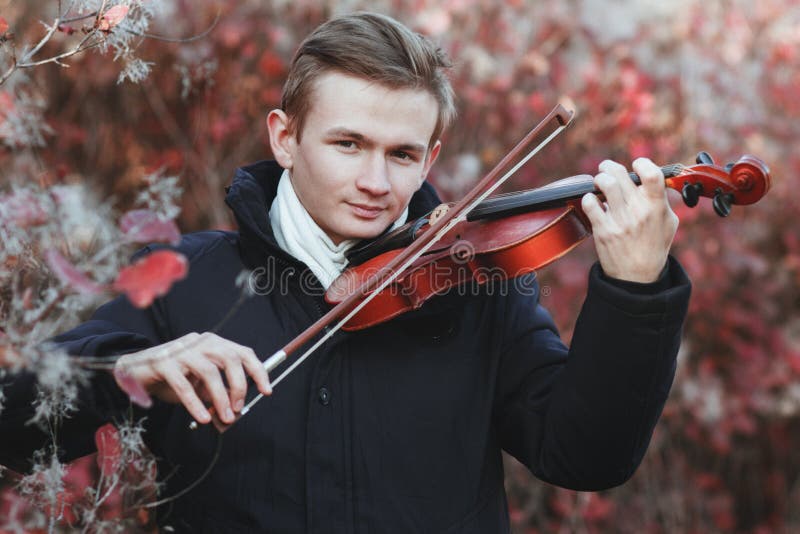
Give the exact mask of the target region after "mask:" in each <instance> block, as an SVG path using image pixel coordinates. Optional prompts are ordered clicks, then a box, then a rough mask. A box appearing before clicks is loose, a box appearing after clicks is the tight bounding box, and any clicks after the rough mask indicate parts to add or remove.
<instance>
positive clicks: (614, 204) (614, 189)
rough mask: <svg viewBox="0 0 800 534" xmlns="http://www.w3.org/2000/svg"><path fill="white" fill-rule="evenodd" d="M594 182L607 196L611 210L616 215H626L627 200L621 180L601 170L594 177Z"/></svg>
mask: <svg viewBox="0 0 800 534" xmlns="http://www.w3.org/2000/svg"><path fill="white" fill-rule="evenodd" d="M594 184H595V186H596V187H597V189H599V190H600V191H601V192H602V193H603V196H604V197H605V200H606V203H607V204H608V207H609V210H610V211H611V213H612V214H614V215H615V216H624V215H623V214H624V213H625V210H626V206H627V204H628V203H627V201H626V199H625V197H624V195H623V193H622V187H621V186H620V183H619V180H618V179H617V178H616V177H614V176H612V175H610V174H607V173H605V172H601V173H600V174H598V175H597V176H595V177H594Z"/></svg>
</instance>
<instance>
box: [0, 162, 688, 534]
mask: <svg viewBox="0 0 800 534" xmlns="http://www.w3.org/2000/svg"><path fill="white" fill-rule="evenodd" d="M280 172H281V169H280V168H279V167H277V165H275V164H274V163H272V162H260V163H257V164H254V165H252V166H250V167H246V168H243V169H240V170H239V171H238V172H237V174H236V177H235V179H234V182H233V184H232V186H231V187H230V188H229V191H228V196H227V199H226V200H227V203H228V204H229V206H230V207H231V208H232V209H233V211H234V213H235V215H236V219H237V221H238V223H239V232H201V233H196V234H189V235H186V236H185V237H184V238H183V240H182V242H181V244H180V246H179V249H180V250H181V251H182V252H183V253H184V254H185V255H186V256H187V257H188V258H189V260H190V270H189V275H188V277H187V278H186V279H185V280H183V281H181V282H180V283H178V284H176V285H175V286H174V288H173V289H172V290H171V291H170V293H169V294H168V295H167V296H166V297H164V298H161V299H159V300H157V301H156V303H155V304H154V305H153V306H151V307H149V308H147V309H144V310H140V309H136V308H134V307H132V306H131V305H130V304H129V303H128V302H127V300H126V299H125V298H117V299H115V300H113V301H111V302H110V303H108V304H106V305H104V306H102V307H101V308H99V309H98V310H97V312H96V313H95V314H94V316H93V317H92V319H91V320H90V321H88V322H86V323H84V324H82V325H80V326H79V327H77V328H75V329H74V330H72V331H70V332H67V333H65V334H63V335H61V336H59V337H58V338H56V341H57V342H58V343H59V344H60V345H61V346H63V347H64V348H65V349H66V350H68V351H69V353H70V354H76V355H77V354H80V355H113V354H122V353H125V352H131V351H134V350H138V349H144V348H146V347H150V346H153V345H156V344H160V343H163V342H166V341H168V340H170V339H174V338H177V337H179V336H182V335H184V334H187V333H189V332H203V331H207V330H211V329H214V328H215V327H218V328H217V330H216V331H217V333H218V334H219V335H221V336H223V337H225V338H228V339H231V340H233V341H236V342H237V343H241V344H243V345H247V346H250V347H252V348H253V349H254V350H255V352H256V354H258V355H259V356H260V357H262V358H266V357H267V356H269V355H270V354H272V353H273V352H274V351H276V350H277V349H279V348H280V347H282V346H283V345H284V344H285V343H286V342H288V341H289V340H291V339H292V338H293V337H294V336H295V335H296V334H298V333H299V332H301V331H302V330H303V329H304V328H305V327H307V326H308V325H309V324H311V323H312V322H313V321H314V320H316V319H317V318H319V317H320V316H321V315H322V314H323V313H324V312H325V311H326V310H327V309H329V307H328V306H327V305H326V304H325V303H324V301H323V299H322V288H321V286H320V285H319V282H318V281H317V280H316V279H315V278H314V277H313V275H311V274H310V273H309V272H308V271H307V270H306V269H305V268H304V265H302V264H300V263H299V262H298V261H297V260H295V259H294V258H292V257H290V256H288V255H287V254H286V253H285V252H283V251H282V250H280V249H279V248H278V246H277V244H276V242H275V239H274V237H273V235H272V231H271V229H270V224H269V218H268V209H269V206H270V203H271V201H272V199H273V198H274V196H275V194H276V191H277V185H278V178H279V176H280ZM437 203H438V199H437V198H436V195H435V193H434V192H433V189H432V188H431V187H430V186H429V185H427V184H426V185H424V186H423V188H422V189H421V190H420V191H419V192H417V194H415V196H414V198H413V199H412V203H411V206H410V216H411V217H417V216H420V215H422V214H424V213H426V212H427V211H428V210H430V209H431V208H432V207H433V206H435V205H436V204H437ZM244 269H250V270H253V271H254V272H255V273H256V275H257V277H258V278H257V280H258V283H257V289H258V293H259V294H258V295H256V296H253V297H250V298H247V299H245V300H244V301H243V302H240V303H238V304H237V301H239V297H240V294H241V290H240V289H239V288H238V287H237V286H236V284H235V280H236V278H237V276H238V275H239V274H240V273H241V272H242V271H243V270H244ZM689 293H690V285H689V281H688V280H687V278H686V275H685V274H684V272H683V270H682V269H681V267H680V266H679V264H678V263H677V262H676V261H675V260H674V259H670V261H669V263H668V265H667V267H666V268H665V270H664V272H663V273H662V276H661V278H660V280H659V281H657V282H655V283H653V284H634V283H623V282H619V281H613V280H609V279H607V278H606V277H605V276H604V275H603V273H602V271H601V269H600V268H599V266H598V265H595V266H594V267H593V268H592V270H591V272H590V274H589V289H588V295H587V298H586V301H585V303H584V305H583V309H582V311H581V314H580V317H579V319H578V322H577V325H576V328H575V332H574V336H573V342H572V347H571V349H569V350H568V349H567V347H565V345H564V344H563V343H562V341H561V340H560V338H559V336H558V334H557V332H556V328H555V326H554V324H553V321H552V319H551V318H550V316H549V314H548V313H547V311H546V310H545V309H544V308H542V307H541V306H540V305H539V303H538V286H537V285H536V280H535V277H533V276H526V277H523V278H520V279H517V280H515V281H513V282H512V283H507V284H505V285H504V284H502V283H499V282H498V283H495V284H489V285H488V286H485V287H483V288H481V289H480V290H474V289H473V288H470V290H467V291H464V290H462V291H451V292H450V293H448V294H447V295H444V296H441V297H437V298H435V299H433V300H431V301H430V302H428V303H427V304H426V305H425V306H423V307H422V308H421V309H420V310H418V311H415V312H412V313H408V314H406V315H403V316H401V317H398V318H396V319H394V320H392V321H389V322H387V323H385V324H382V325H379V326H375V327H372V328H369V329H367V330H364V331H360V332H355V333H337V334H336V335H335V336H334V337H333V338H332V339H331V341H330V342H329V343H327V344H326V345H325V346H324V347H323V348H322V349H320V350H319V351H318V352H317V353H315V354H314V355H313V356H312V357H311V358H309V360H308V361H307V362H306V363H305V364H303V365H302V366H300V367H299V368H298V369H297V370H296V371H295V372H294V373H293V374H291V375H290V376H289V377H288V378H287V379H286V380H285V381H284V382H282V383H281V384H280V385H279V386H277V387H276V389H275V393H274V394H273V395H272V397H270V398H266V399H264V400H262V401H261V402H260V403H258V404H256V405H255V407H254V409H253V410H252V411H251V412H250V413H249V414H248V415H247V416H245V417H243V418H242V419H241V420H240V421H239V422H238V423H236V424H235V425H234V426H233V427H232V428H231V429H230V430H229V431H228V432H226V433H225V434H224V435H223V440H222V448H221V453H220V457H219V460H218V462H217V464H216V465H215V467H214V469H213V470H212V471H211V473H210V475H209V476H208V477H207V478H206V479H205V480H203V482H202V483H201V484H200V485H199V486H198V487H196V488H195V489H194V490H192V491H191V492H189V493H188V494H187V495H185V496H184V497H182V498H180V499H178V500H177V501H176V502H174V503H172V504H171V505H167V506H165V507H164V508H163V509H162V510H160V519H159V520H160V522H161V523H162V524H163V525H170V526H172V527H173V528H175V529H176V530H178V531H184V530H185V531H187V532H188V531H193V532H250V531H252V532H274V533H296V532H314V533H340V532H341V533H345V532H347V533H391V532H398V533H404V534H405V533H411V532H425V533H448V532H449V533H474V534H485V533H492V532H508V531H509V520H508V511H507V504H506V497H505V492H504V489H503V468H502V458H501V449H504V450H506V451H508V452H509V453H510V454H512V455H513V456H514V457H516V458H518V459H519V460H520V461H521V462H523V463H524V464H525V465H527V466H528V467H529V468H530V470H531V471H532V472H533V473H534V474H535V475H536V476H537V477H539V478H541V479H542V480H545V481H548V482H551V483H553V484H557V485H559V486H563V487H567V488H574V489H578V490H599V489H603V488H609V487H612V486H615V485H618V484H622V483H623V482H624V481H625V480H627V479H628V478H629V477H630V476H631V475H632V474H633V472H634V471H635V469H636V467H637V466H638V464H639V463H640V461H641V459H642V457H643V455H644V453H645V450H646V449H647V445H648V442H649V440H650V436H651V434H652V432H653V428H654V426H655V424H656V421H657V420H658V417H659V415H660V413H661V410H662V407H663V405H664V402H665V400H666V398H667V395H668V392H669V389H670V386H671V383H672V379H673V375H674V370H675V362H676V355H677V352H678V345H679V341H680V334H681V325H682V322H683V319H684V316H685V313H686V309H687V304H688V299H689ZM556 294H557V293H556ZM231 310H234V311H233V314H232V315H231V316H230V317H228V319H227V320H224V318H225V317H226V315H228V314H229V312H230V311H231ZM221 321H222V323H221V325H220V322H221ZM284 366H285V364H284V365H282V366H281V367H279V368H278V370H277V371H278V372H280V371H281V370H282V369H283V368H284ZM274 376H277V373H275V372H273V377H274ZM6 382H9V380H8V379H6ZM251 389H252V390H251V395H252V394H253V390H254V388H251ZM31 390H32V384H31V377H30V376H25V375H22V376H18V377H16V378H15V379H14V380H13V381H11V382H10V383H9V384H6V387H5V393H6V397H7V400H6V402H5V404H6V408H5V411H4V413H3V414H2V416H0V436H2V438H0V463H3V464H5V465H9V466H12V467H16V468H19V469H22V468H24V467H25V465H26V463H27V459H28V458H30V455H31V452H32V450H33V449H34V448H36V447H39V446H41V445H42V444H43V443H44V442H45V440H46V437H45V435H44V434H42V433H41V432H40V431H39V430H37V429H36V428H35V427H33V426H30V425H29V426H25V425H24V421H25V420H27V419H28V418H29V417H30V416H31V408H30V399H31ZM127 407H128V402H127V399H126V398H125V396H124V394H122V393H121V392H120V391H119V390H118V388H117V387H116V385H115V383H114V381H113V379H112V378H111V377H110V375H108V374H107V373H103V374H99V375H97V376H96V377H95V379H94V380H93V381H92V384H91V387H88V388H86V390H85V391H84V393H83V397H82V409H81V410H80V411H79V412H78V413H77V414H76V415H75V416H74V417H73V418H72V419H70V420H68V421H67V422H66V423H65V425H64V428H63V429H62V431H61V432H60V434H59V436H60V437H61V446H62V452H63V457H64V458H74V457H77V456H80V455H83V454H87V453H90V452H91V451H92V449H93V447H94V442H93V431H94V429H95V428H97V427H98V426H99V425H101V424H103V423H104V422H107V421H109V420H113V419H114V418H115V417H116V418H119V417H120V415H119V414H121V413H124V410H127ZM143 414H144V415H146V416H147V419H146V421H145V426H146V428H147V432H146V436H145V437H146V441H147V443H148V446H149V447H150V448H151V450H152V451H153V453H154V454H156V455H157V457H158V458H159V461H160V473H161V475H162V476H166V475H168V474H169V475H171V476H170V477H169V478H167V480H166V486H165V490H164V491H163V495H164V496H166V495H171V494H174V493H175V492H177V491H179V490H180V489H181V488H183V487H185V486H187V485H188V484H190V483H191V482H192V481H194V480H196V479H197V477H198V476H199V475H200V474H201V473H202V471H203V470H204V469H205V468H206V466H207V465H208V463H209V462H210V460H211V458H212V456H213V453H214V449H215V447H216V444H217V439H218V438H217V433H216V431H214V430H213V429H211V428H209V427H204V428H202V429H200V430H198V431H195V432H192V431H189V430H187V427H188V425H189V423H190V421H191V419H190V416H189V415H188V413H187V412H186V410H185V409H184V408H183V407H182V406H180V405H172V404H166V403H160V402H156V404H155V405H154V407H153V408H151V409H150V410H147V411H143Z"/></svg>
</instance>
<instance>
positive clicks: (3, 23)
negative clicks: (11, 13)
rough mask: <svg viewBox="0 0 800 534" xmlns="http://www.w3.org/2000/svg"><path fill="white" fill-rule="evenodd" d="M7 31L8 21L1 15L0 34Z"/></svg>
mask: <svg viewBox="0 0 800 534" xmlns="http://www.w3.org/2000/svg"><path fill="white" fill-rule="evenodd" d="M7 31H8V21H7V20H6V19H4V18H3V17H0V35H3V34H5V33H6V32H7Z"/></svg>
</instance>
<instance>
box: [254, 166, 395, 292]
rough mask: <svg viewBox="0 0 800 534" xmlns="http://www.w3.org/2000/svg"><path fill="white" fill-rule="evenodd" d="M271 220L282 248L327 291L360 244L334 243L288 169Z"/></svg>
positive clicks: (270, 212)
mask: <svg viewBox="0 0 800 534" xmlns="http://www.w3.org/2000/svg"><path fill="white" fill-rule="evenodd" d="M407 217H408V207H406V209H405V211H403V213H402V215H400V218H399V219H397V220H396V221H395V222H394V224H393V225H392V230H394V229H395V228H397V227H398V226H401V225H402V224H404V223H405V221H406V218H407ZM269 220H270V224H271V225H272V231H273V233H274V234H275V240H276V241H277V242H278V245H279V246H280V247H281V248H282V249H283V250H285V251H286V252H288V253H289V254H291V255H292V256H294V257H295V258H297V259H298V260H300V261H302V262H303V263H305V264H306V265H307V266H308V268H309V269H311V272H313V273H314V275H315V276H316V277H317V278H318V279H319V281H320V282H322V285H323V286H324V287H325V289H328V286H330V285H331V283H333V281H334V280H335V279H336V277H338V276H339V274H341V272H342V270H344V268H345V266H346V265H347V258H345V253H346V252H347V251H348V250H349V249H350V248H351V247H352V246H353V245H355V244H356V243H357V242H358V240H357V239H346V240H344V241H342V242H341V243H339V244H338V245H336V244H334V243H333V241H332V240H331V238H330V237H328V235H327V234H326V233H325V231H324V230H323V229H322V228H320V227H319V225H317V223H316V222H314V219H312V218H311V215H309V213H308V212H307V211H306V209H305V208H304V207H303V204H301V203H300V199H299V198H297V194H296V193H295V191H294V187H292V180H291V177H290V175H289V171H288V170H284V171H283V174H282V175H281V180H280V182H279V183H278V195H277V196H276V197H275V200H274V201H273V202H272V207H270V209H269Z"/></svg>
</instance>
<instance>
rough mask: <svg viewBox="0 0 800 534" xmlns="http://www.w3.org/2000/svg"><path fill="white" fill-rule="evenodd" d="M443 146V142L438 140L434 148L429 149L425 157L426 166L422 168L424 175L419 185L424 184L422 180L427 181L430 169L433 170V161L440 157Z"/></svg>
mask: <svg viewBox="0 0 800 534" xmlns="http://www.w3.org/2000/svg"><path fill="white" fill-rule="evenodd" d="M441 148H442V142H441V141H436V143H434V145H433V148H431V149H430V150H429V151H428V155H427V156H426V158H425V166H424V167H423V168H422V176H421V177H420V180H419V185H420V186H422V182H424V181H425V178H427V177H428V171H429V170H431V167H432V166H433V162H434V161H436V158H438V157H439V150H441Z"/></svg>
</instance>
